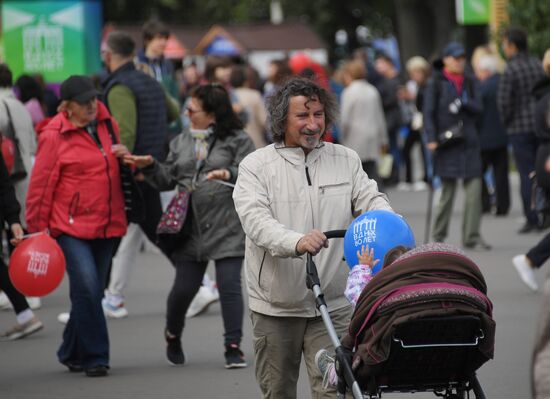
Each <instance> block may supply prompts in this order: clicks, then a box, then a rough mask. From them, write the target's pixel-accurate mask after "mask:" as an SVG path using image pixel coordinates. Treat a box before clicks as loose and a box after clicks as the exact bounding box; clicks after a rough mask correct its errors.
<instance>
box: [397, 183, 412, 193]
mask: <svg viewBox="0 0 550 399" xmlns="http://www.w3.org/2000/svg"><path fill="white" fill-rule="evenodd" d="M395 188H396V189H397V191H411V190H412V185H411V184H410V183H407V182H404V181H402V182H399V183H397V186H396V187H395Z"/></svg>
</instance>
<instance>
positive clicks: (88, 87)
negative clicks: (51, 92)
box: [60, 75, 99, 103]
mask: <svg viewBox="0 0 550 399" xmlns="http://www.w3.org/2000/svg"><path fill="white" fill-rule="evenodd" d="M60 92H61V100H64V101H76V102H77V103H85V102H87V101H89V100H91V99H92V98H94V97H97V96H98V94H99V92H98V91H97V90H96V88H95V87H94V84H93V82H92V79H90V78H89V77H87V76H82V75H73V76H70V77H69V78H68V79H66V80H65V81H64V82H63V83H61V89H60Z"/></svg>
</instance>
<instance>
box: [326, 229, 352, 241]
mask: <svg viewBox="0 0 550 399" xmlns="http://www.w3.org/2000/svg"><path fill="white" fill-rule="evenodd" d="M323 234H324V235H325V236H326V237H327V238H328V239H330V238H344V236H345V235H346V230H329V231H325V232H323Z"/></svg>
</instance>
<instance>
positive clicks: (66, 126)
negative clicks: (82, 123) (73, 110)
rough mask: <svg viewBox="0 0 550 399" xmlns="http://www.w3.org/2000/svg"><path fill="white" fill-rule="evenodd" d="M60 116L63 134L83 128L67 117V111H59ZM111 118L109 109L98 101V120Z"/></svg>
mask: <svg viewBox="0 0 550 399" xmlns="http://www.w3.org/2000/svg"><path fill="white" fill-rule="evenodd" d="M58 116H59V118H60V124H61V129H60V131H59V132H60V133H61V134H64V133H67V132H72V131H77V130H80V129H82V128H79V127H76V126H75V125H73V123H72V122H71V121H70V120H69V118H67V114H66V113H65V112H61V113H59V114H58ZM110 118H111V114H109V111H107V107H106V106H105V105H103V103H102V102H101V101H98V102H97V114H96V120H97V122H98V123H100V122H103V121H105V120H106V119H110Z"/></svg>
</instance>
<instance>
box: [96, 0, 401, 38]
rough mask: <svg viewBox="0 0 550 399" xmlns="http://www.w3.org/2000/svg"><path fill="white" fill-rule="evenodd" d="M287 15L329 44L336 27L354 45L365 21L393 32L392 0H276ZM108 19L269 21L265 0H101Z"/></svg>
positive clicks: (379, 31) (380, 31) (376, 33)
mask: <svg viewBox="0 0 550 399" xmlns="http://www.w3.org/2000/svg"><path fill="white" fill-rule="evenodd" d="M280 2H281V5H282V8H283V13H284V17H285V19H299V20H302V21H307V22H309V23H310V24H311V25H312V26H313V28H314V29H315V30H316V31H317V33H319V35H320V36H321V37H322V38H323V39H324V40H325V41H326V43H327V44H328V45H333V43H334V34H335V32H336V31H337V30H339V29H344V30H345V31H346V32H347V33H348V37H349V40H350V43H349V47H350V48H351V49H353V48H354V47H356V46H357V45H358V44H357V40H356V37H355V29H356V28H357V26H359V25H365V26H367V27H369V29H370V30H371V32H372V34H373V35H374V36H384V35H386V34H388V33H393V32H394V22H393V21H394V10H395V8H394V2H393V1H388V0H372V1H365V0H346V1H336V0H315V1H314V0H301V1H297V0H280ZM104 11H105V12H104V14H105V19H106V20H107V21H114V22H125V23H142V22H144V21H146V20H148V19H149V18H151V17H156V18H159V19H161V20H162V21H165V22H167V23H171V24H185V25H192V26H210V25H212V24H235V23H254V22H266V21H269V17H270V15H269V11H270V1H269V0H109V1H105V2H104Z"/></svg>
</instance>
